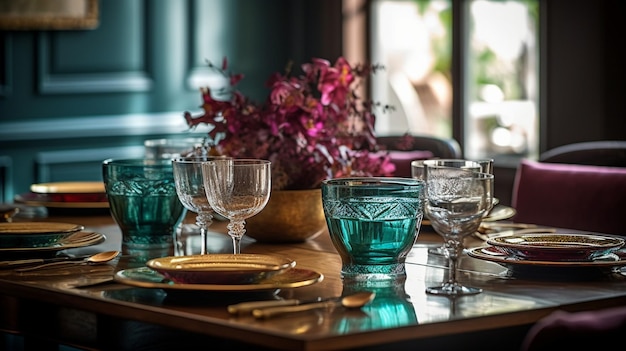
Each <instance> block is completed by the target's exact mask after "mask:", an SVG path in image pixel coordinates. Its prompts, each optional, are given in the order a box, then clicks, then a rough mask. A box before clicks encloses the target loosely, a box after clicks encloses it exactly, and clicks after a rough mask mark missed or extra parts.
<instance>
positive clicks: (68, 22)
mask: <svg viewBox="0 0 626 351" xmlns="http://www.w3.org/2000/svg"><path fill="white" fill-rule="evenodd" d="M98 16H99V11H98V0H54V1H50V0H10V1H0V30H85V29H95V28H97V27H98V24H99V17H98Z"/></svg>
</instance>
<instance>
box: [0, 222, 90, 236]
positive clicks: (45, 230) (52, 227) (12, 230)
mask: <svg viewBox="0 0 626 351" xmlns="http://www.w3.org/2000/svg"><path fill="white" fill-rule="evenodd" d="M83 229H85V227H84V226H82V225H80V224H74V223H61V222H9V223H0V236H1V235H2V234H9V235H17V234H19V235H21V234H24V235H29V234H33V235H42V234H62V233H68V234H69V233H75V232H79V231H81V230H83Z"/></svg>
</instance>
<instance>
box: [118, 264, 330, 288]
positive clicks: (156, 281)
mask: <svg viewBox="0 0 626 351" xmlns="http://www.w3.org/2000/svg"><path fill="white" fill-rule="evenodd" d="M113 278H114V280H115V281H117V282H118V283H122V284H126V285H131V286H136V287H141V288H153V289H164V290H189V291H222V292H223V291H229V292H235V291H263V290H277V289H289V288H300V287H304V286H309V285H313V284H316V283H319V282H321V281H322V280H323V279H324V275H323V274H322V273H320V272H317V271H313V270H309V269H303V268H290V269H287V270H285V271H284V272H282V273H279V274H276V275H274V276H272V277H270V278H267V279H264V280H261V281H259V282H256V283H251V284H183V283H174V282H172V281H169V280H167V279H166V278H165V277H164V276H163V275H162V274H160V273H159V272H157V271H155V270H153V269H151V268H148V267H138V268H130V269H124V270H121V271H118V272H117V273H115V275H114V277H113Z"/></svg>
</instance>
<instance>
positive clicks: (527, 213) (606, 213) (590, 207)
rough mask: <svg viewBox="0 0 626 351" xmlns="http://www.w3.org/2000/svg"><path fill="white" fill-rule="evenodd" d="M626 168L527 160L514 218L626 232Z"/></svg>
mask: <svg viewBox="0 0 626 351" xmlns="http://www.w3.org/2000/svg"><path fill="white" fill-rule="evenodd" d="M624 199H626V169H624V168H619V167H603V166H588V165H572V164H555V163H546V162H536V161H531V160H522V161H521V163H520V165H519V166H518V168H517V172H516V175H515V181H514V184H513V193H512V201H511V205H512V206H513V207H514V208H515V209H516V211H517V213H516V215H515V217H513V218H512V220H514V221H515V222H521V223H534V224H539V225H547V226H553V227H559V228H568V229H577V230H584V231H590V232H596V233H607V234H617V235H623V236H626V219H625V218H624V214H626V201H625V200H624Z"/></svg>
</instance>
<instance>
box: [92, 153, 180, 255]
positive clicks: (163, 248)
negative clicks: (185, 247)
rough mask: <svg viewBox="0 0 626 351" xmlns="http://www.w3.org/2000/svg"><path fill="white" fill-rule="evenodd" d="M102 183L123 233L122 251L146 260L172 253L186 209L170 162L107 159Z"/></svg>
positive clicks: (112, 211) (166, 160) (111, 209)
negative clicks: (177, 230)
mask: <svg viewBox="0 0 626 351" xmlns="http://www.w3.org/2000/svg"><path fill="white" fill-rule="evenodd" d="M102 171H103V180H104V186H105V190H106V193H107V198H108V200H109V206H110V211H111V215H112V216H113V218H114V219H115V222H116V223H117V224H118V225H119V227H120V229H121V231H122V252H123V253H127V254H133V255H139V256H145V258H150V257H157V256H165V255H170V254H173V239H174V232H175V228H176V226H177V225H178V224H179V223H180V221H182V219H183V217H184V215H185V213H186V209H185V207H184V206H183V204H182V203H181V202H180V200H179V198H178V195H177V193H176V185H175V182H174V173H173V169H172V161H171V160H169V159H120V160H114V159H108V160H105V161H104V162H103V169H102Z"/></svg>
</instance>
